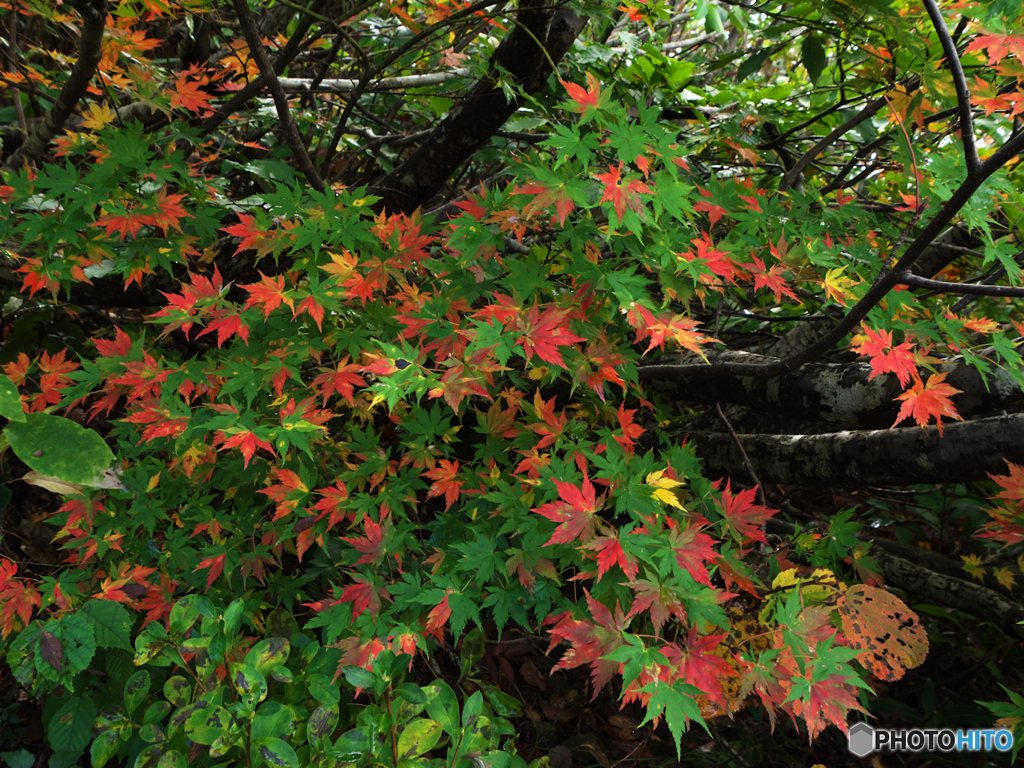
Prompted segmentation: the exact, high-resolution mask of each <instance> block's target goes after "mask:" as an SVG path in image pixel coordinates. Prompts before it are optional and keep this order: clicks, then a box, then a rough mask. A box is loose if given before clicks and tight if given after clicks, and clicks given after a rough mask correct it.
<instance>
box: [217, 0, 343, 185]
mask: <svg viewBox="0 0 1024 768" xmlns="http://www.w3.org/2000/svg"><path fill="white" fill-rule="evenodd" d="M232 5H234V7H235V13H236V14H238V23H239V24H240V25H241V26H242V33H243V34H244V35H245V39H246V42H248V44H249V54H250V55H251V56H252V57H253V58H254V59H255V60H256V66H258V67H259V70H260V75H262V77H263V79H264V80H265V81H266V83H267V88H268V89H269V90H270V95H271V96H273V97H274V104H275V105H276V106H277V116H278V117H279V118H280V119H281V127H282V129H283V130H284V138H285V141H287V142H288V146H289V147H291V150H292V152H293V153H294V154H295V160H296V163H297V164H298V166H299V170H301V171H302V174H303V175H304V176H305V177H306V180H307V181H308V182H309V183H310V185H311V186H312V187H313V189H315V190H316V191H317V192H323V191H324V189H325V187H324V181H323V179H321V178H320V174H319V173H317V172H316V168H314V167H313V162H312V161H311V160H310V159H309V154H308V153H307V152H306V147H305V146H304V145H303V143H302V136H300V135H299V129H298V127H296V125H295V120H294V119H292V113H291V111H290V110H289V109H288V96H287V95H286V94H285V92H284V89H283V88H282V87H281V83H280V82H279V81H278V79H277V74H276V73H275V72H274V67H273V65H272V64H271V63H270V59H268V58H267V53H266V51H264V50H263V45H262V43H260V32H259V30H258V29H256V21H255V20H254V19H253V17H252V14H251V13H250V12H249V5H248V3H247V0H232Z"/></svg>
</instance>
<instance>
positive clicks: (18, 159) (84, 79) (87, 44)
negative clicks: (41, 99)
mask: <svg viewBox="0 0 1024 768" xmlns="http://www.w3.org/2000/svg"><path fill="white" fill-rule="evenodd" d="M73 6H74V7H75V8H76V9H77V10H78V12H79V14H81V17H82V35H81V38H80V39H79V42H78V58H77V59H75V64H74V66H73V67H72V69H71V74H70V75H68V79H67V80H66V81H65V82H64V87H63V88H61V91H60V95H59V96H58V97H57V101H55V102H54V104H53V107H51V108H50V111H49V112H47V113H46V115H45V116H44V117H43V119H42V120H40V121H39V124H38V125H37V126H36V129H35V131H34V132H33V133H31V134H30V135H29V136H28V137H27V138H26V139H25V142H24V143H23V144H22V145H21V146H20V147H18V149H17V150H15V152H14V153H13V154H12V155H11V156H10V157H9V158H7V161H6V162H5V163H4V167H5V168H8V169H16V168H20V167H21V166H22V165H24V164H25V163H26V162H29V161H31V160H33V159H35V158H36V157H38V156H39V155H41V154H43V153H44V152H45V151H46V148H47V147H48V146H49V144H50V139H52V138H53V137H54V136H56V135H57V131H59V130H60V129H61V127H63V125H64V123H66V122H67V120H68V118H69V117H71V113H72V112H73V111H74V109H75V106H76V105H77V104H78V102H79V100H80V99H81V98H82V97H83V96H84V95H85V92H86V89H88V87H89V82H90V81H91V80H92V76H93V75H94V74H96V68H97V67H98V66H99V63H100V59H101V58H102V55H103V51H102V49H101V47H100V46H101V43H102V42H103V32H104V29H105V25H106V20H107V3H106V0H91V2H90V1H89V0H83V2H78V3H74V4H73Z"/></svg>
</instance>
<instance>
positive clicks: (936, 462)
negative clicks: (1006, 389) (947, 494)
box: [670, 414, 1024, 487]
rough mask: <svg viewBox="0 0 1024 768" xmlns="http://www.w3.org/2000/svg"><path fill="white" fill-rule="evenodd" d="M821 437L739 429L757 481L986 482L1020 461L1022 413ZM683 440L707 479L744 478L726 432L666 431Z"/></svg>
mask: <svg viewBox="0 0 1024 768" xmlns="http://www.w3.org/2000/svg"><path fill="white" fill-rule="evenodd" d="M943 426H944V433H943V434H942V435H939V431H938V428H937V427H935V426H931V427H901V428H898V429H877V430H868V431H862V432H831V433H826V434H821V435H744V436H742V439H743V447H744V448H745V449H746V452H747V455H748V456H749V457H750V461H751V463H752V464H753V466H754V470H755V471H756V472H757V476H758V477H759V478H760V479H761V481H762V482H763V483H766V484H770V483H789V484H794V485H829V486H840V487H864V486H877V485H916V484H919V483H943V484H948V483H959V482H968V481H973V480H986V479H988V475H989V474H997V473H1000V472H1005V471H1006V462H1007V461H1012V462H1013V463H1015V464H1021V463H1024V442H1022V441H1021V439H1020V435H1021V434H1022V430H1024V414H1012V415H1009V416H993V417H991V418H987V419H976V420H974V421H966V422H956V423H952V424H949V423H947V424H944V425H943ZM670 434H671V437H672V438H673V439H679V440H682V439H684V438H685V439H687V440H689V441H690V442H691V444H692V445H693V446H694V450H695V451H696V453H697V456H698V457H699V458H700V459H701V460H702V461H703V463H704V472H705V473H706V474H707V475H708V476H709V477H721V476H727V475H732V476H736V477H745V476H746V474H747V470H746V467H745V466H744V464H743V458H742V456H740V454H739V451H738V450H737V448H736V443H735V441H734V440H733V439H732V436H731V435H729V434H728V433H726V432H698V431H692V430H687V429H677V430H673V431H671V433H670Z"/></svg>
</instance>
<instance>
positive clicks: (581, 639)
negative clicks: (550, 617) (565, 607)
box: [548, 589, 630, 700]
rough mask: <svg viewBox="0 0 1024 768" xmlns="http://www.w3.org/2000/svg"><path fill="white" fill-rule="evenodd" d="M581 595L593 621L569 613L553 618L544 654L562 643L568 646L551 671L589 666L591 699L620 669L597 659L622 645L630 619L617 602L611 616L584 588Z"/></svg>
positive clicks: (617, 663)
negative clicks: (549, 637)
mask: <svg viewBox="0 0 1024 768" xmlns="http://www.w3.org/2000/svg"><path fill="white" fill-rule="evenodd" d="M583 592H584V594H586V596H587V605H588V606H590V615H591V616H593V617H594V620H593V621H588V620H586V619H582V620H577V619H573V618H572V615H571V614H569V613H565V614H562V615H561V617H555V618H557V619H558V621H557V623H556V624H555V626H554V627H552V628H551V645H550V646H549V648H548V651H549V652H550V651H551V649H552V648H554V647H555V645H557V644H558V643H559V642H561V641H563V640H564V641H567V642H568V643H569V644H570V646H571V647H570V648H569V650H567V651H566V652H565V653H564V654H562V658H561V659H559V661H558V664H557V665H555V669H573V668H575V667H580V666H583V665H584V664H590V669H591V671H590V674H591V677H593V679H594V695H593V697H592V700H593V699H596V698H597V694H598V693H600V692H601V689H602V688H603V687H604V686H605V685H606V684H607V683H608V682H609V681H610V680H611V679H612V677H614V675H615V673H616V672H617V671H618V670H619V668H620V667H621V666H622V665H621V664H620V663H619V662H617V661H612V660H610V659H603V658H601V657H602V656H606V655H607V654H609V653H611V652H612V651H614V650H615V649H616V648H619V647H620V646H622V645H624V644H625V642H626V641H625V632H626V627H628V626H629V621H630V619H629V617H628V616H626V615H624V614H623V612H622V607H621V606H620V605H619V604H618V603H617V602H616V603H615V614H614V616H613V615H612V612H611V611H609V610H608V609H607V608H605V607H604V605H602V604H601V603H599V602H598V601H597V600H595V599H594V598H593V597H591V596H590V593H589V592H587V590H585V589H584V590H583Z"/></svg>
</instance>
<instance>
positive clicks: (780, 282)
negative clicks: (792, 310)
mask: <svg viewBox="0 0 1024 768" xmlns="http://www.w3.org/2000/svg"><path fill="white" fill-rule="evenodd" d="M751 258H753V259H754V261H753V262H752V263H750V264H744V265H743V266H744V267H746V268H747V270H749V272H750V274H751V275H753V276H754V290H755V291H756V290H758V289H760V288H767V289H769V290H770V291H771V292H772V293H774V294H775V300H776V301H782V297H783V296H788V297H789V298H791V299H795V298H796V294H795V293H793V289H792V288H790V287H789V286H788V285H787V284H786V279H785V278H784V277H783V276H782V273H783V272H784V271H785V269H784V267H783V266H782V265H781V264H772V266H771V269H766V268H765V265H764V262H763V261H762V260H761V259H760V258H758V257H757V256H752V257H751Z"/></svg>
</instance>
